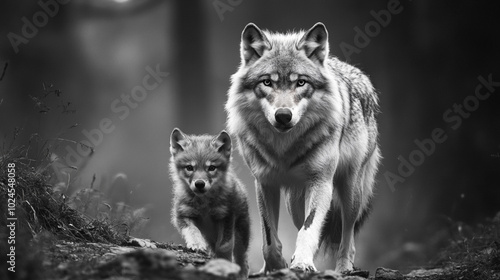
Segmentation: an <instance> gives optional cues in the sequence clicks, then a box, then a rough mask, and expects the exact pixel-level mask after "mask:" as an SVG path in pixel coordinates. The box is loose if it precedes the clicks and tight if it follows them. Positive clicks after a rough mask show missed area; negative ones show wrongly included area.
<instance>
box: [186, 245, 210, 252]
mask: <svg viewBox="0 0 500 280" xmlns="http://www.w3.org/2000/svg"><path fill="white" fill-rule="evenodd" d="M187 248H188V249H189V250H191V251H193V252H195V253H206V252H207V246H205V245H203V244H187Z"/></svg>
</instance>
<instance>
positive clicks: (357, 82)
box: [327, 56, 379, 112]
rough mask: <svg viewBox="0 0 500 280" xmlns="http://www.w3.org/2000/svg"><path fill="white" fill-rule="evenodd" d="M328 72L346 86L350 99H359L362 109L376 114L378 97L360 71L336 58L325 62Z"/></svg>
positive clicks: (366, 76)
mask: <svg viewBox="0 0 500 280" xmlns="http://www.w3.org/2000/svg"><path fill="white" fill-rule="evenodd" d="M327 66H328V68H329V70H330V71H331V72H332V73H333V74H334V75H335V76H336V77H337V78H338V79H339V80H340V82H342V83H344V84H345V85H346V88H347V89H348V90H349V95H350V96H351V98H355V99H359V100H360V101H361V104H362V106H363V109H365V110H367V111H372V110H373V111H374V112H378V110H379V106H378V96H377V92H376V90H375V88H374V87H373V85H372V83H371V81H370V78H369V77H368V75H366V74H365V73H364V72H363V71H362V70H361V69H359V68H357V67H355V66H353V65H351V64H349V63H347V62H344V61H341V60H340V59H338V58H337V57H334V56H332V57H329V58H328V60H327Z"/></svg>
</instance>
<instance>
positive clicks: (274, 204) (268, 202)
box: [255, 181, 287, 273]
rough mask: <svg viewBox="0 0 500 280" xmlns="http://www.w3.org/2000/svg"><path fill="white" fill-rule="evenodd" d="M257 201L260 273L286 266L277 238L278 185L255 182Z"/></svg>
mask: <svg viewBox="0 0 500 280" xmlns="http://www.w3.org/2000/svg"><path fill="white" fill-rule="evenodd" d="M255 187H256V192H257V203H258V206H259V212H260V217H261V225H262V235H263V243H264V244H263V246H262V251H263V253H264V267H263V268H262V270H261V271H260V272H261V273H265V272H269V271H273V270H276V269H281V268H285V267H287V264H286V261H285V259H284V258H283V255H282V253H281V242H280V240H279V238H278V221H279V214H280V213H279V212H280V189H279V186H270V185H262V184H261V183H259V182H258V181H256V183H255Z"/></svg>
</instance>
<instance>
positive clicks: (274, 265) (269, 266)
mask: <svg viewBox="0 0 500 280" xmlns="http://www.w3.org/2000/svg"><path fill="white" fill-rule="evenodd" d="M287 267H288V264H287V263H286V261H285V259H284V258H283V257H281V256H280V257H279V258H276V259H273V260H267V261H264V267H262V269H261V270H260V272H259V274H261V275H266V273H267V272H271V271H275V270H279V269H282V268H287Z"/></svg>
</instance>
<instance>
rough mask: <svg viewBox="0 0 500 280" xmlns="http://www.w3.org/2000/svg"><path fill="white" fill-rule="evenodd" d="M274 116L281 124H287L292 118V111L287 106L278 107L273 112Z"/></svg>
mask: <svg viewBox="0 0 500 280" xmlns="http://www.w3.org/2000/svg"><path fill="white" fill-rule="evenodd" d="M274 118H275V119H276V121H277V122H278V123H279V124H281V125H287V124H288V123H289V122H290V121H291V120H292V111H290V109H288V108H279V109H278V110H277V111H276V113H275V114H274Z"/></svg>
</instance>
